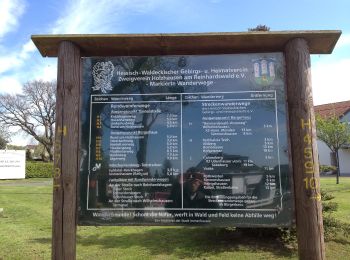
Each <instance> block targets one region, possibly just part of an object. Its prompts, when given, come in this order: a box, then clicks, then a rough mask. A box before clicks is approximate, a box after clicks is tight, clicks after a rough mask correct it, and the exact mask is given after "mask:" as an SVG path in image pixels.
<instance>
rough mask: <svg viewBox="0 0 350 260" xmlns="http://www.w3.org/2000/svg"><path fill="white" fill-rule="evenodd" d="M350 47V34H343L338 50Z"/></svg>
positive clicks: (338, 43) (337, 46)
mask: <svg viewBox="0 0 350 260" xmlns="http://www.w3.org/2000/svg"><path fill="white" fill-rule="evenodd" d="M349 45H350V34H342V35H341V36H340V38H339V40H338V42H337V45H336V48H342V47H345V46H349Z"/></svg>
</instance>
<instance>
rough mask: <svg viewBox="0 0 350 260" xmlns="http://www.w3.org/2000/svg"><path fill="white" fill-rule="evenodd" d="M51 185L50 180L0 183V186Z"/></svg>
mask: <svg viewBox="0 0 350 260" xmlns="http://www.w3.org/2000/svg"><path fill="white" fill-rule="evenodd" d="M48 185H52V180H45V181H23V180H11V181H6V182H5V181H1V180H0V186H48Z"/></svg>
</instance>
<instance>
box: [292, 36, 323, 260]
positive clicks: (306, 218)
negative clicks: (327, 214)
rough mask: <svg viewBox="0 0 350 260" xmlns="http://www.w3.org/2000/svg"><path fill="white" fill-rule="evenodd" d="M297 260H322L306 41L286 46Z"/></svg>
mask: <svg viewBox="0 0 350 260" xmlns="http://www.w3.org/2000/svg"><path fill="white" fill-rule="evenodd" d="M285 57H286V74H287V97H288V98H287V99H288V113H289V124H290V136H291V138H290V139H291V147H292V160H293V178H294V195H295V211H296V222H297V235H298V251H299V258H300V259H302V260H304V259H305V260H313V259H315V260H321V259H325V248H324V239H323V221H322V204H321V195H320V186H319V184H320V180H319V164H318V152H317V146H316V141H317V137H316V127H315V116H314V111H313V100H312V88H311V67H310V63H311V62H310V53H309V48H308V44H307V41H306V40H304V39H302V38H296V39H293V40H290V41H289V42H288V43H287V45H286V47H285Z"/></svg>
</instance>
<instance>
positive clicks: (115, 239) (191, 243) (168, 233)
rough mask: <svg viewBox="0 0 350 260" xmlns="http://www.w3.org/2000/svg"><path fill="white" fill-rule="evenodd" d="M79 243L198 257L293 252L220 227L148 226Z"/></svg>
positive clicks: (276, 241)
mask: <svg viewBox="0 0 350 260" xmlns="http://www.w3.org/2000/svg"><path fill="white" fill-rule="evenodd" d="M78 243H79V244H81V245H82V246H87V247H88V246H90V245H99V246H101V247H102V248H105V249H108V248H114V249H116V250H117V249H118V248H121V249H125V248H130V247H135V246H136V247H143V248H146V249H147V251H149V253H150V254H151V255H158V254H159V255H164V254H166V255H174V256H176V257H178V258H184V257H201V256H204V255H207V254H218V253H222V252H230V251H242V252H243V251H244V252H260V253H261V252H269V253H272V254H274V255H276V256H284V257H288V256H292V255H295V254H296V252H295V251H294V250H293V249H290V248H288V247H286V246H285V245H284V244H283V243H282V242H281V241H280V240H279V239H277V238H276V237H275V238H273V237H271V238H268V237H259V236H256V234H255V236H252V234H249V232H248V233H245V232H244V231H229V230H227V229H223V228H222V229H220V228H192V227H183V228H152V229H146V230H142V231H140V232H137V233H129V234H125V233H124V234H120V235H118V234H116V235H100V236H99V235H89V236H86V237H82V236H78Z"/></svg>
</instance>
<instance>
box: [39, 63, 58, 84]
mask: <svg viewBox="0 0 350 260" xmlns="http://www.w3.org/2000/svg"><path fill="white" fill-rule="evenodd" d="M36 67H37V68H38V70H37V71H36V74H35V77H34V79H35V80H43V81H53V80H56V79H57V60H56V59H50V60H44V62H42V63H40V64H39V65H37V66H36Z"/></svg>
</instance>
